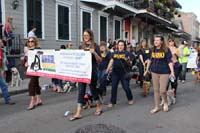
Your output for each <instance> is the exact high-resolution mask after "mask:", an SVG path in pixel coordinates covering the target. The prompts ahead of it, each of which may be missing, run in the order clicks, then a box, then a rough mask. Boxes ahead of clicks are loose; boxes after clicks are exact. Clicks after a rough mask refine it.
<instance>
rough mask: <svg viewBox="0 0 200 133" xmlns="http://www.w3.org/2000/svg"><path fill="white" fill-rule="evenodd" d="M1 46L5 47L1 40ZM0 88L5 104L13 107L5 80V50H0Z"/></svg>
mask: <svg viewBox="0 0 200 133" xmlns="http://www.w3.org/2000/svg"><path fill="white" fill-rule="evenodd" d="M0 46H3V41H2V40H1V39H0ZM0 70H1V73H0V88H1V91H2V95H3V98H4V100H5V104H9V105H13V104H15V103H14V102H13V101H11V98H10V96H9V94H8V86H7V85H6V82H5V79H4V53H3V50H2V49H1V48H0Z"/></svg>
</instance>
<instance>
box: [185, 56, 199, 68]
mask: <svg viewBox="0 0 200 133" xmlns="http://www.w3.org/2000/svg"><path fill="white" fill-rule="evenodd" d="M197 55H198V53H197V52H191V53H190V56H189V57H188V63H187V68H197Z"/></svg>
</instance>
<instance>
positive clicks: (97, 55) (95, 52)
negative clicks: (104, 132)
mask: <svg viewBox="0 0 200 133" xmlns="http://www.w3.org/2000/svg"><path fill="white" fill-rule="evenodd" d="M82 49H83V50H85V51H90V52H91V54H92V77H91V84H90V85H89V86H90V90H91V93H92V95H93V97H94V101H95V102H96V112H95V115H97V116H99V115H101V114H102V107H101V103H100V101H99V91H98V89H97V88H96V85H97V79H98V74H97V67H98V63H100V62H101V61H102V59H101V52H100V48H99V46H98V45H96V44H95V42H94V34H93V32H92V31H91V30H90V29H86V30H85V31H84V33H83V44H82ZM86 86H87V84H86V83H79V87H78V88H79V89H78V104H77V110H76V113H75V114H74V115H73V116H72V117H70V119H69V120H70V121H74V120H77V119H80V118H82V116H81V111H82V106H83V104H84V95H85V91H86Z"/></svg>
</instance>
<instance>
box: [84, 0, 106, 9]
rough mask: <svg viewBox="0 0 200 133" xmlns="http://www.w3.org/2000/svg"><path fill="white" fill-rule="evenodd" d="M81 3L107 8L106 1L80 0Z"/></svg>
mask: <svg viewBox="0 0 200 133" xmlns="http://www.w3.org/2000/svg"><path fill="white" fill-rule="evenodd" d="M80 1H81V2H86V3H92V4H97V5H101V6H104V7H105V6H107V5H106V1H104V0H80Z"/></svg>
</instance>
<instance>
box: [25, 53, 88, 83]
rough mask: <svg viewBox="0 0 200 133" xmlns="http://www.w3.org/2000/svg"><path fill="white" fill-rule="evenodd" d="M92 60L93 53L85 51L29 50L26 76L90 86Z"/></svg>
mask: <svg viewBox="0 0 200 133" xmlns="http://www.w3.org/2000/svg"><path fill="white" fill-rule="evenodd" d="M91 58H92V57H91V53H90V52H89V51H83V50H45V49H35V50H29V51H28V69H27V72H26V74H27V75H30V76H40V77H48V78H56V79H61V80H69V81H73V82H81V83H88V84H89V83H90V82H91V73H92V61H91Z"/></svg>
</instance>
